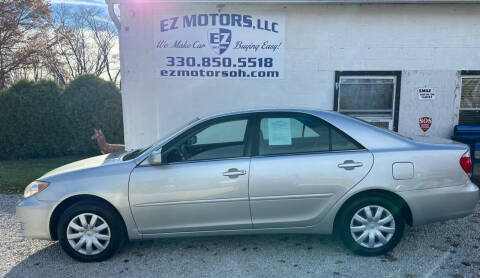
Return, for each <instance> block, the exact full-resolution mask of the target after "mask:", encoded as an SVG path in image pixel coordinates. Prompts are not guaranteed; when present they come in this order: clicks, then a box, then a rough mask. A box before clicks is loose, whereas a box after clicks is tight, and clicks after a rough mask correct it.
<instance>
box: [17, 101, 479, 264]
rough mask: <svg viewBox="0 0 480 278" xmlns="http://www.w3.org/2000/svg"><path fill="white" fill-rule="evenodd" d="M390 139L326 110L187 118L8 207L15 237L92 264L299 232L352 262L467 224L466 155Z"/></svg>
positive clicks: (37, 187) (40, 185)
mask: <svg viewBox="0 0 480 278" xmlns="http://www.w3.org/2000/svg"><path fill="white" fill-rule="evenodd" d="M429 140H430V141H429V142H424V141H425V140H423V141H422V140H418V139H412V138H406V137H403V136H400V135H398V134H396V133H394V132H390V131H388V130H384V129H380V128H377V127H375V126H372V125H370V124H368V123H365V122H362V121H360V120H357V119H354V118H351V117H348V116H345V115H341V114H338V113H335V112H326V111H317V110H303V109H285V110H255V111H243V112H236V113H230V114H223V115H219V116H214V117H209V118H206V119H203V120H196V121H194V122H192V123H190V124H188V125H186V126H185V127H183V128H180V129H179V130H177V131H175V132H172V134H169V135H167V136H165V137H164V138H162V139H160V140H159V141H157V142H156V143H154V144H153V145H151V146H150V147H147V148H144V149H139V150H132V151H128V152H125V153H117V154H110V155H101V156H97V157H92V158H88V159H84V160H81V161H77V162H74V163H71V164H68V165H65V166H62V167H60V168H58V169H55V170H53V171H51V172H48V173H46V174H45V175H43V176H42V177H39V178H38V180H35V181H33V182H32V183H31V184H29V185H28V186H27V187H26V189H25V194H24V195H25V196H24V197H25V198H24V199H23V200H21V201H20V202H19V203H18V204H17V216H18V218H19V219H20V221H21V222H22V224H23V227H24V229H23V231H24V234H25V236H26V237H30V238H37V239H48V240H58V241H59V243H60V245H61V246H62V248H63V249H64V250H65V252H66V253H67V254H69V255H70V256H72V257H73V258H75V259H77V260H80V261H101V260H104V259H107V258H109V257H110V256H112V255H113V254H114V253H115V252H116V251H117V250H118V249H119V248H120V247H121V246H122V244H123V243H124V242H127V241H128V240H141V239H153V238H164V237H183V236H203V235H209V236H211V235H230V234H261V233H309V234H331V233H334V234H336V235H338V236H339V237H340V238H341V239H342V241H343V243H344V244H345V245H346V247H348V248H349V249H351V250H352V251H354V252H355V253H357V254H360V255H366V256H375V255H380V254H384V253H385V252H387V251H389V250H391V249H392V248H394V247H395V246H396V245H397V243H398V242H399V241H400V239H401V238H402V234H403V231H404V227H405V225H411V226H417V225H422V224H427V223H431V222H435V221H442V220H447V219H452V218H458V217H463V216H466V215H469V214H471V213H472V212H473V211H474V208H475V206H476V204H477V202H478V199H479V193H478V187H477V186H476V185H474V184H473V183H472V182H471V181H470V177H469V176H470V175H471V171H472V162H471V159H470V152H469V149H468V147H467V146H466V145H463V144H460V143H456V142H454V141H449V140H446V139H435V140H433V139H432V138H430V139H429Z"/></svg>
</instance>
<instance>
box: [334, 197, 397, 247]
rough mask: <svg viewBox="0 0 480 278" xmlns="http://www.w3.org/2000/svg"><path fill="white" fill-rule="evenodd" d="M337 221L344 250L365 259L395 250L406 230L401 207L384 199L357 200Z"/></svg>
mask: <svg viewBox="0 0 480 278" xmlns="http://www.w3.org/2000/svg"><path fill="white" fill-rule="evenodd" d="M338 219H339V220H338V223H339V227H338V228H339V231H338V232H339V233H340V236H341V239H342V241H343V243H344V244H345V246H346V247H347V248H349V249H351V250H352V251H353V252H355V253H356V254H359V255H363V256H378V255H381V254H385V253H386V252H388V251H390V250H392V249H393V248H394V247H395V246H396V245H397V244H398V242H399V241H400V239H401V238H402V235H403V230H404V228H405V219H404V217H403V215H402V213H401V209H400V207H398V206H397V205H395V204H394V202H392V201H390V200H388V199H386V198H383V197H381V196H372V197H365V198H360V199H357V200H354V201H353V202H351V203H349V204H347V206H346V207H345V208H344V209H343V210H342V212H341V214H340V215H339V218H338Z"/></svg>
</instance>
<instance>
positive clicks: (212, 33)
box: [207, 28, 232, 55]
mask: <svg viewBox="0 0 480 278" xmlns="http://www.w3.org/2000/svg"><path fill="white" fill-rule="evenodd" d="M207 39H208V43H209V44H210V47H211V48H212V50H213V51H214V52H215V53H217V54H218V55H221V54H222V53H224V52H225V51H227V49H228V47H229V46H230V42H231V41H232V31H230V30H229V29H225V28H216V29H210V30H208V38H207Z"/></svg>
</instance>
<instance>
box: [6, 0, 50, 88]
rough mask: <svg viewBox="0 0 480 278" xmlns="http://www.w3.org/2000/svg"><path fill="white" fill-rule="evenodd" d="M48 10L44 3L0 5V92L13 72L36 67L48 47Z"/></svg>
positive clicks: (15, 0) (17, 0)
mask: <svg viewBox="0 0 480 278" xmlns="http://www.w3.org/2000/svg"><path fill="white" fill-rule="evenodd" d="M50 13H51V11H50V6H49V4H48V2H47V1H46V0H1V1H0V90H1V89H3V88H5V87H6V86H7V85H8V84H9V83H10V82H11V81H12V79H13V76H12V74H14V73H15V72H18V71H21V70H25V69H27V68H30V67H31V66H32V65H34V64H37V65H38V61H39V56H40V55H41V53H42V51H44V49H47V48H49V47H50V46H51V44H52V42H51V41H50V39H49V36H48V35H47V36H46V35H45V34H48V33H49V32H48V28H49V26H51V23H52V21H51V18H50Z"/></svg>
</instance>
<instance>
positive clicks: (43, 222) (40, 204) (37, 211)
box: [16, 196, 52, 240]
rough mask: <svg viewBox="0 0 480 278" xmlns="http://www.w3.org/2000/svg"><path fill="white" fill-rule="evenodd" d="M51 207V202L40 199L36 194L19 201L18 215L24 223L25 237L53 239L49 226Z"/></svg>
mask: <svg viewBox="0 0 480 278" xmlns="http://www.w3.org/2000/svg"><path fill="white" fill-rule="evenodd" d="M51 208H52V205H51V204H50V203H48V202H44V201H39V200H37V199H36V198H35V196H32V197H30V198H27V199H23V200H21V201H20V202H18V203H17V210H16V216H17V219H18V220H19V221H20V223H21V224H22V227H23V234H24V236H25V237H28V238H35V239H48V240H51V237H50V228H49V224H50V221H49V214H50V210H51Z"/></svg>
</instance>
